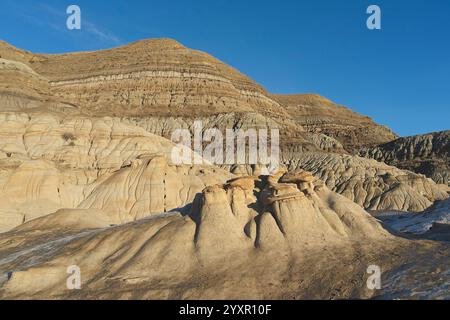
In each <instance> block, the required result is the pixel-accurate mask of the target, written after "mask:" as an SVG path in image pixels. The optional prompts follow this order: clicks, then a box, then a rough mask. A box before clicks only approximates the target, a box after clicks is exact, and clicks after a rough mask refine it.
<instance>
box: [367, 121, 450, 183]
mask: <svg viewBox="0 0 450 320" xmlns="http://www.w3.org/2000/svg"><path fill="white" fill-rule="evenodd" d="M360 155H361V156H363V157H367V158H372V159H375V160H378V161H383V162H386V163H387V164H390V165H393V166H396V167H399V168H402V169H407V170H411V171H414V172H417V173H422V174H424V175H426V176H427V177H430V178H431V179H433V180H434V181H435V182H436V183H443V184H447V185H450V131H449V130H447V131H440V132H433V133H429V134H424V135H417V136H412V137H403V138H399V139H397V140H394V141H391V142H388V143H385V144H381V145H379V146H376V147H372V148H362V149H361V150H360Z"/></svg>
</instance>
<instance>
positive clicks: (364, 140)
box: [271, 94, 397, 153]
mask: <svg viewBox="0 0 450 320" xmlns="http://www.w3.org/2000/svg"><path fill="white" fill-rule="evenodd" d="M271 97H273V98H274V99H275V100H276V101H278V102H279V103H280V104H281V105H282V106H283V107H284V108H285V109H286V110H287V112H288V113H289V114H290V115H291V117H292V118H293V119H294V120H295V122H296V123H297V124H298V125H299V126H302V127H303V128H305V130H307V131H308V132H311V133H321V134H324V135H326V136H329V137H331V138H334V139H336V140H338V141H339V142H340V143H341V144H342V145H343V146H344V147H345V149H346V150H347V151H349V152H352V153H353V152H354V151H355V150H357V149H359V148H360V147H361V146H367V145H376V144H380V143H384V142H388V141H392V140H394V139H395V138H396V137H397V136H396V135H395V134H394V133H393V132H392V131H391V130H390V129H389V128H387V127H384V126H380V125H378V124H376V123H375V122H373V121H372V120H371V119H370V118H369V117H367V116H363V115H360V114H358V113H356V112H353V111H351V110H350V109H348V108H346V107H344V106H341V105H338V104H336V103H334V102H332V101H330V100H328V99H326V98H324V97H321V96H319V95H316V94H296V95H281V94H278V95H271Z"/></svg>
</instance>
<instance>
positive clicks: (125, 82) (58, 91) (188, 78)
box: [0, 39, 396, 150]
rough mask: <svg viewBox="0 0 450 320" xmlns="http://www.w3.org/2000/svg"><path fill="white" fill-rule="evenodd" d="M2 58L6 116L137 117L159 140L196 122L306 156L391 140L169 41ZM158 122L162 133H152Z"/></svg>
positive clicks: (0, 48) (373, 127)
mask: <svg viewBox="0 0 450 320" xmlns="http://www.w3.org/2000/svg"><path fill="white" fill-rule="evenodd" d="M0 58H3V59H4V60H5V61H7V62H8V65H15V67H14V69H13V70H11V67H9V69H8V73H7V74H5V76H7V77H8V79H14V82H13V83H11V81H8V82H9V83H8V82H3V81H2V83H4V85H6V83H8V84H7V86H6V88H3V90H2V91H3V93H4V94H3V95H4V96H5V97H4V98H3V99H5V100H6V103H3V106H2V110H5V111H6V110H8V111H19V110H22V111H23V110H29V109H33V108H38V107H40V108H45V109H50V110H65V112H72V113H80V114H84V115H88V116H104V115H108V116H117V117H138V118H139V121H140V123H144V122H145V124H146V126H147V127H151V129H153V130H154V132H153V133H156V134H159V135H161V134H162V135H164V134H165V133H166V132H167V130H168V129H170V128H167V126H170V127H180V126H183V127H184V126H189V123H190V122H192V121H191V119H193V118H195V119H199V118H200V119H202V120H203V121H204V122H205V126H206V127H208V126H209V127H213V126H215V127H220V128H222V127H226V126H232V127H235V128H236V127H237V128H240V127H242V128H246V127H252V128H253V127H281V128H283V130H282V131H281V134H282V136H283V138H284V139H283V141H284V142H285V143H287V144H288V143H289V144H293V145H299V144H300V145H304V146H305V148H308V149H311V148H314V147H317V142H316V141H318V140H320V139H319V138H321V139H322V140H323V137H321V135H320V134H322V133H324V134H325V135H328V136H329V137H331V138H337V139H338V140H339V141H340V142H341V143H342V144H344V146H345V147H348V149H349V150H352V149H353V148H355V147H356V146H358V147H359V146H365V145H372V144H380V143H384V142H388V141H391V140H393V139H394V138H396V136H395V135H394V134H393V133H392V132H391V131H390V130H389V129H387V128H385V127H383V126H379V125H377V124H375V123H374V122H373V121H372V120H370V119H369V118H367V117H364V116H361V115H358V114H356V113H354V112H352V111H350V110H349V109H346V108H344V107H341V106H338V105H335V104H333V103H332V102H330V101H328V100H327V99H325V98H322V97H319V96H312V95H297V96H282V95H271V94H269V93H268V92H267V91H266V90H265V89H264V88H263V87H262V86H260V85H258V84H257V83H256V82H255V81H253V80H252V79H250V78H248V77H247V76H245V75H243V74H241V73H240V72H239V71H237V70H235V69H234V68H232V67H230V66H228V65H226V64H224V63H223V62H221V61H219V60H217V59H215V58H214V57H212V56H210V55H208V54H206V53H203V52H200V51H197V50H192V49H189V48H186V47H184V46H183V45H181V44H180V43H178V42H177V41H174V40H171V39H154V40H144V41H138V42H135V43H132V44H129V45H126V46H123V47H118V48H114V49H110V50H103V51H97V52H79V53H69V54H59V55H45V54H33V53H30V52H26V51H22V50H19V49H16V48H14V47H12V46H10V45H8V44H6V43H1V42H0ZM0 66H1V64H0ZM3 68H5V67H3ZM16 78H17V79H16ZM24 85H25V86H24ZM17 96H18V97H17ZM42 100H45V101H46V103H45V104H42V103H41V102H42ZM305 115H307V116H305ZM161 121H162V122H163V123H164V124H165V129H166V132H164V131H163V130H161V128H160V127H158V126H157V125H156V123H159V122H161ZM303 126H305V127H303ZM318 137H319V138H318ZM319 148H320V146H319Z"/></svg>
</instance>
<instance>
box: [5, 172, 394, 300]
mask: <svg viewBox="0 0 450 320" xmlns="http://www.w3.org/2000/svg"><path fill="white" fill-rule="evenodd" d="M282 181H290V182H292V183H284V182H282ZM305 181H307V182H308V183H309V184H310V185H308V187H306V188H302V189H303V191H302V190H301V189H299V185H300V186H301V185H302V183H303V182H305ZM318 186H320V187H318V188H316V179H314V178H313V177H312V176H311V175H310V174H308V173H306V172H296V173H286V174H284V173H281V174H279V175H275V176H272V177H266V176H260V177H244V178H238V179H233V180H231V181H229V182H228V183H226V184H224V185H215V186H210V187H207V188H205V189H204V190H203V193H202V195H201V196H200V197H198V198H197V199H196V200H195V201H194V205H193V206H192V210H191V211H190V213H189V214H188V215H186V216H183V215H181V214H179V213H166V214H160V215H155V216H152V217H148V218H144V219H141V220H138V221H136V222H132V223H128V224H123V225H120V226H115V227H108V226H106V225H107V224H108V222H107V221H108V220H107V218H106V217H105V218H104V219H103V220H104V222H100V221H102V220H98V219H95V221H98V222H96V223H93V222H90V221H89V219H88V218H87V217H88V216H91V214H92V212H89V213H88V212H87V213H86V214H85V215H84V217H83V213H82V211H74V212H69V213H66V214H65V215H63V214H62V213H61V212H58V213H55V214H51V215H48V216H45V217H42V218H39V219H36V220H34V221H30V222H28V223H26V224H24V225H23V226H21V227H19V228H17V229H16V230H13V231H11V232H9V233H7V234H4V235H3V236H0V243H1V245H0V248H1V249H0V255H1V256H2V258H1V259H0V270H1V271H2V272H4V273H7V274H8V276H7V279H6V280H5V279H4V281H3V286H2V287H1V290H0V296H1V297H2V298H6V297H7V298H17V297H35V298H37V297H45V298H62V297H72V298H74V297H77V296H80V295H83V296H85V297H90V298H94V297H96V298H111V297H112V298H132V297H134V298H173V297H178V298H211V297H213V298H218V297H220V298H229V297H249V296H252V297H262V298H264V297H267V294H273V296H271V297H272V298H273V297H277V296H279V297H280V296H281V295H280V294H283V293H282V292H283V290H282V283H285V282H286V281H292V280H294V279H298V277H299V276H300V274H299V273H297V272H298V271H299V270H297V269H295V268H294V265H297V266H300V265H304V264H305V261H302V259H304V258H302V257H306V256H308V255H309V254H310V255H315V254H317V253H319V252H320V253H321V255H322V257H325V256H334V257H335V258H337V256H336V255H335V254H334V252H339V256H340V257H341V258H342V257H344V256H345V257H347V258H348V257H349V256H352V255H353V254H360V255H361V254H362V255H364V254H365V253H364V252H363V251H361V248H359V246H358V245H357V244H358V243H359V242H361V240H362V239H364V241H365V242H367V243H371V244H372V245H375V247H376V244H380V243H391V244H392V243H393V242H394V243H401V241H398V240H395V238H394V237H392V236H391V235H389V234H388V233H387V232H386V231H385V230H384V229H383V228H382V227H381V226H380V224H379V223H378V222H377V221H376V220H375V219H374V218H372V217H371V216H370V215H369V214H368V213H367V212H365V211H364V210H363V209H362V208H361V207H359V206H358V205H357V204H354V203H353V202H352V201H350V200H348V199H346V198H345V197H342V196H340V195H338V194H336V193H334V192H331V191H330V190H328V189H327V188H326V187H324V186H321V185H320V183H319V184H318ZM91 210H92V209H91ZM97 214H101V212H100V211H98V213H97ZM63 217H67V219H70V220H71V221H79V225H78V226H77V224H76V223H75V222H72V223H71V230H72V232H73V233H72V234H68V233H65V234H64V233H62V234H63V235H64V236H62V237H60V238H57V239H55V238H52V237H53V236H54V232H55V231H58V230H59V229H60V228H61V227H62V226H64V225H65V224H64V223H61V219H63ZM74 217H77V218H76V219H75V220H74ZM86 219H88V220H86ZM92 219H94V217H93V218H92ZM49 228H50V230H51V231H50V230H49ZM29 230H33V234H34V236H31V238H32V239H33V244H32V245H31V247H30V248H29V249H28V251H26V252H25V251H22V252H21V251H20V250H19V251H17V249H16V245H17V243H22V245H23V246H25V247H26V246H30V243H29V242H27V240H24V237H23V236H24V233H25V232H27V231H29ZM77 230H78V231H77ZM52 232H53V235H52ZM23 241H25V244H24V243H23ZM44 247H45V249H44ZM42 250H45V254H44V255H42V256H40V257H39V258H37V259H34V260H33V261H30V260H29V259H26V257H27V255H28V253H27V252H33V251H34V252H35V253H38V252H42ZM327 252H328V253H327ZM268 261H272V267H270V265H268V264H267V263H268ZM70 265H77V266H79V267H80V269H81V272H82V275H83V287H82V290H81V291H78V290H77V291H76V292H74V291H72V292H70V291H68V290H67V288H66V278H67V273H66V269H67V267H68V266H70ZM317 267H318V269H320V268H322V267H325V265H323V266H320V268H319V266H317ZM293 268H294V269H293ZM288 269H291V270H292V271H291V273H286V270H288ZM294 270H295V271H294ZM244 274H247V276H248V278H246V276H244ZM251 274H253V275H251ZM236 276H237V277H238V278H240V279H242V280H241V281H243V282H241V284H238V283H236V281H237V278H236ZM216 277H220V279H222V280H223V281H222V280H221V281H220V283H219V282H218V281H216V280H215V278H216ZM222 277H224V278H222ZM200 278H202V279H203V280H201V281H199V279H200ZM249 281H250V282H249ZM271 281H273V283H274V284H273V286H272V287H271V288H270V286H269V285H268V283H270V282H271ZM231 288H233V289H232V290H231ZM264 288H267V289H269V288H270V289H269V291H268V292H265V291H264ZM288 291H289V290H288Z"/></svg>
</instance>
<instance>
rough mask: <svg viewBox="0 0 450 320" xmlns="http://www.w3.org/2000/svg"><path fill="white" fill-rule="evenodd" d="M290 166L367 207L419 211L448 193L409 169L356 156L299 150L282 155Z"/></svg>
mask: <svg viewBox="0 0 450 320" xmlns="http://www.w3.org/2000/svg"><path fill="white" fill-rule="evenodd" d="M284 162H285V164H286V166H287V167H288V168H289V169H290V170H293V169H297V168H298V169H303V170H307V171H309V172H311V173H312V174H314V176H315V177H317V178H318V179H321V180H323V181H324V182H325V184H326V185H327V186H328V187H329V188H330V189H332V190H333V191H335V192H337V193H339V194H342V195H344V196H345V197H347V198H349V199H351V200H353V201H355V202H356V203H358V204H359V205H361V206H363V207H364V208H366V209H368V210H387V209H390V210H402V211H413V212H420V211H423V210H425V209H426V208H427V207H429V206H431V205H432V203H433V202H434V201H436V200H443V199H446V198H447V197H448V191H449V188H448V187H447V186H445V185H437V184H435V183H434V182H433V181H432V180H431V179H428V178H426V177H425V176H423V175H420V174H415V173H413V172H410V171H405V170H401V169H398V168H396V167H392V166H388V165H386V164H384V163H382V162H378V161H375V160H370V159H365V158H361V157H357V156H350V155H339V154H327V153H301V154H296V155H295V156H294V157H293V158H291V159H284Z"/></svg>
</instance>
